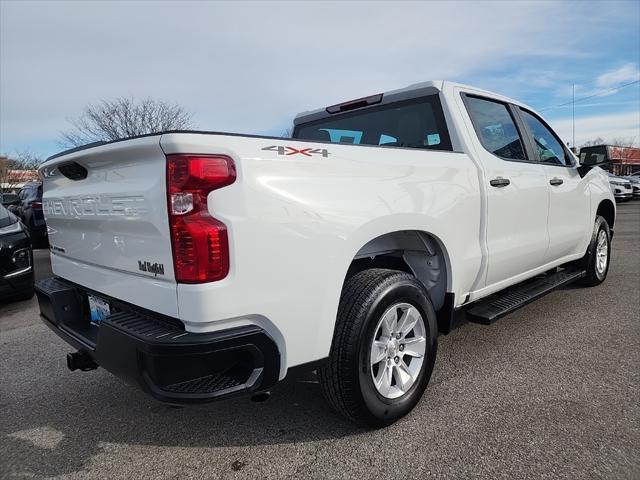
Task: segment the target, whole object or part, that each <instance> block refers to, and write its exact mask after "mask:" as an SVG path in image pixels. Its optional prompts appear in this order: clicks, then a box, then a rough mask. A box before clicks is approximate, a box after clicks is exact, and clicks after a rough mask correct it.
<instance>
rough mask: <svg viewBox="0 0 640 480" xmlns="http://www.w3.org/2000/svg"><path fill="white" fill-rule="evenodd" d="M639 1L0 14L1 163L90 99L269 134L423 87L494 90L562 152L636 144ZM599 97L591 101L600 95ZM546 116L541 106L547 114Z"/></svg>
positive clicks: (63, 7)
mask: <svg viewBox="0 0 640 480" xmlns="http://www.w3.org/2000/svg"><path fill="white" fill-rule="evenodd" d="M639 63H640V2H637V1H632V2H617V1H605V2H595V1H587V2H578V1H572V2H555V1H544V2H542V1H540V2H522V1H518V2H394V3H384V2H372V3H365V2H355V3H349V2H313V3H312V2H257V3H254V2H234V3H224V2H179V3H177V2H169V1H163V2H155V3H154V2H126V3H125V2H98V1H91V2H55V1H49V2H44V3H38V2H28V1H23V2H17V1H16V2H14V1H6V0H5V1H2V2H1V3H0V152H1V153H8V154H14V153H15V152H18V151H20V150H31V151H33V152H35V153H37V154H40V155H43V156H47V155H50V154H52V153H55V152H56V151H58V150H60V147H59V145H58V143H57V142H58V139H59V132H60V131H62V130H67V129H68V128H69V126H70V125H69V123H68V119H69V118H74V117H77V116H78V115H79V114H80V113H81V111H82V108H83V107H84V106H85V105H86V104H88V103H91V102H96V101H98V100H100V99H103V98H114V97H117V96H123V95H124V96H131V95H133V96H136V97H146V96H152V97H157V98H162V99H166V100H170V101H175V102H178V103H180V104H182V105H184V106H185V107H186V108H187V109H188V110H190V111H191V112H193V114H194V122H195V123H196V126H197V127H198V128H200V129H203V130H219V131H233V132H245V133H261V134H275V135H279V134H280V133H281V132H282V131H283V130H284V129H285V128H287V127H288V126H289V124H290V122H291V119H292V117H293V116H294V115H295V114H296V113H297V112H299V111H303V110H308V109H312V108H316V107H320V106H324V105H330V104H333V103H337V102H340V101H344V100H348V99H352V98H357V97H361V96H364V95H369V94H373V93H378V92H382V91H387V90H392V89H396V88H401V87H404V86H406V85H409V84H412V83H417V82H420V81H424V80H430V79H442V78H444V79H448V80H454V81H459V82H463V83H467V84H471V85H475V86H478V87H481V88H485V89H488V90H494V91H496V92H499V93H502V94H505V95H508V96H510V97H513V98H516V99H518V100H521V101H524V102H525V103H528V104H530V105H531V106H533V107H534V108H536V109H538V110H539V111H541V112H542V113H543V115H544V116H545V117H546V118H547V119H548V120H549V121H550V122H551V124H552V125H553V126H554V127H555V128H556V130H557V131H558V132H559V133H560V135H561V136H562V137H563V139H564V140H565V141H569V142H570V141H571V107H570V106H566V107H556V106H557V105H559V104H562V103H566V102H568V101H570V100H571V90H572V85H573V84H575V89H576V97H577V98H581V97H584V96H588V95H593V94H596V95H598V96H596V97H594V98H591V99H589V100H586V101H584V102H578V103H577V104H576V143H577V144H578V145H579V144H580V143H582V142H584V141H585V140H589V139H592V138H595V137H598V136H599V137H602V138H604V139H605V140H608V141H610V140H613V139H614V138H619V137H623V138H630V139H633V140H634V141H635V143H639V142H640V84H638V83H636V84H634V85H631V86H629V87H627V88H624V89H621V90H619V91H617V90H613V91H608V90H609V89H611V88H614V87H616V86H618V85H621V84H624V83H629V82H633V81H636V80H638V79H639V78H640V73H639V67H640V65H639ZM604 93H606V94H604ZM549 107H551V108H549Z"/></svg>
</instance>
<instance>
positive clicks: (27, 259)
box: [11, 248, 31, 268]
mask: <svg viewBox="0 0 640 480" xmlns="http://www.w3.org/2000/svg"><path fill="white" fill-rule="evenodd" d="M11 261H13V264H14V265H15V266H16V267H18V268H26V267H28V266H30V265H31V255H29V249H28V248H22V249H20V250H17V251H16V252H15V253H14V254H13V257H11Z"/></svg>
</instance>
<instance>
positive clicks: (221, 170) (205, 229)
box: [167, 154, 236, 283]
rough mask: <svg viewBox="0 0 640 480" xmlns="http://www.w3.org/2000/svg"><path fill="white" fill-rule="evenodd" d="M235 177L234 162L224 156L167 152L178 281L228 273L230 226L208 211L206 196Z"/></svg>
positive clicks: (208, 279) (201, 280)
mask: <svg viewBox="0 0 640 480" xmlns="http://www.w3.org/2000/svg"><path fill="white" fill-rule="evenodd" d="M235 179H236V169H235V164H234V163H233V160H232V159H231V158H230V157H227V156H225V155H182V154H177V155H167V203H168V205H167V206H168V209H169V226H170V228H171V247H172V249H173V266H174V270H175V275H176V280H177V281H178V282H181V283H205V282H212V281H214V280H220V279H222V278H224V277H226V276H227V273H229V240H228V238H227V227H226V226H225V225H224V223H222V222H220V221H219V220H217V219H215V218H213V217H212V216H211V215H210V214H209V210H208V209H207V195H208V194H209V192H211V191H213V190H216V189H218V188H222V187H224V186H226V185H230V184H232V183H233V182H234V181H235Z"/></svg>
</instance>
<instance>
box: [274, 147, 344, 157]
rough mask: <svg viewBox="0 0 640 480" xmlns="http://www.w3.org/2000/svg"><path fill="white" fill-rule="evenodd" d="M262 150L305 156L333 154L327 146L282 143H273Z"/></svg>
mask: <svg viewBox="0 0 640 480" xmlns="http://www.w3.org/2000/svg"><path fill="white" fill-rule="evenodd" d="M262 150H266V151H267V152H278V155H304V156H305V157H312V156H313V155H322V156H323V157H328V156H329V155H331V154H330V153H329V151H328V150H327V149H326V148H294V147H286V146H282V145H271V146H270V147H264V148H263V149H262Z"/></svg>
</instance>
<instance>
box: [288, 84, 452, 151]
mask: <svg viewBox="0 0 640 480" xmlns="http://www.w3.org/2000/svg"><path fill="white" fill-rule="evenodd" d="M293 138H297V139H302V140H322V141H326V142H332V143H349V144H354V145H386V146H393V147H406V148H420V149H427V150H451V149H452V148H451V140H450V138H449V133H448V131H447V126H446V123H445V119H444V114H443V112H442V106H441V105H440V99H439V98H438V96H437V95H431V96H428V97H423V98H416V99H411V100H404V101H400V102H393V103H388V104H384V105H380V106H376V107H369V108H366V109H362V110H357V111H353V112H346V113H342V114H338V115H333V116H331V117H326V118H322V119H320V120H314V121H311V122H307V123H302V124H300V125H298V126H296V128H295V130H294V132H293Z"/></svg>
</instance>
